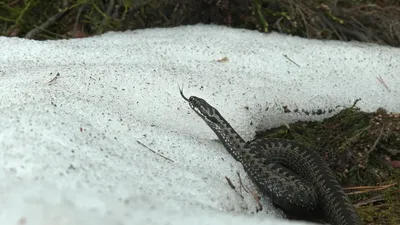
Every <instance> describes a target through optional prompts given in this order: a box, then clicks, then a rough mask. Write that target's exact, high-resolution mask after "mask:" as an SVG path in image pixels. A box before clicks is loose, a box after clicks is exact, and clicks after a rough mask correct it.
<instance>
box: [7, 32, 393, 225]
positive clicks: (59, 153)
mask: <svg viewBox="0 0 400 225" xmlns="http://www.w3.org/2000/svg"><path fill="white" fill-rule="evenodd" d="M0 53H1V54H0V150H1V151H0V165H1V167H0V169H1V170H0V179H1V181H2V182H1V183H0V224H5V225H6V224H7V225H8V224H9V225H13V224H26V225H47V224H48V225H50V224H51V225H61V224H62V225H75V224H82V225H89V224H96V225H102V224H118V225H119V224H157V225H159V224H177V225H180V224H185V225H186V224H189V223H190V224H215V225H218V224H232V225H236V224H247V225H252V224H265V225H268V224H278V225H286V224H288V225H300V224H306V223H301V222H295V221H287V220H283V219H280V218H283V215H282V213H280V212H279V211H278V210H276V209H274V207H273V206H272V205H271V203H270V202H269V200H268V198H266V199H265V200H263V201H262V203H263V208H264V210H263V211H262V212H259V213H256V212H255V211H256V207H257V203H256V201H255V200H254V198H253V196H252V195H251V194H250V193H246V192H245V191H243V190H239V178H238V175H237V172H239V174H240V175H241V179H242V182H243V183H244V185H246V186H247V187H249V188H250V189H251V190H253V191H256V190H257V189H256V187H255V186H254V185H253V184H252V183H251V181H250V180H249V178H248V177H247V176H246V173H245V172H244V170H243V168H242V166H241V165H240V164H239V163H238V162H236V161H235V160H234V159H233V158H232V157H231V156H230V155H229V154H228V153H227V151H226V150H225V149H224V147H223V146H222V145H221V144H220V142H218V141H216V140H217V137H216V136H215V134H214V133H213V132H212V131H211V129H209V128H208V127H207V125H206V124H205V123H204V122H203V121H202V120H201V119H200V118H199V117H198V116H197V115H196V114H195V113H194V112H193V111H192V110H191V109H190V108H189V106H188V104H187V102H185V101H184V100H183V99H182V98H181V96H180V94H179V90H178V85H183V86H184V93H185V95H187V96H191V95H195V96H198V97H201V98H204V99H206V100H207V101H208V102H209V103H210V104H211V105H213V106H214V107H216V108H217V109H218V110H219V111H220V112H221V114H222V115H224V116H225V119H226V120H228V121H229V122H230V123H231V125H232V126H234V127H235V128H236V129H237V131H238V132H239V133H240V134H242V135H243V137H244V138H245V139H246V140H250V139H251V138H252V137H253V136H254V133H255V131H257V130H260V129H264V128H268V127H275V126H278V125H281V124H287V123H290V122H294V121H297V120H320V119H322V118H325V117H327V116H331V115H332V113H331V114H324V115H320V116H306V115H305V114H301V113H289V114H285V113H283V110H282V107H283V106H288V107H289V108H290V109H295V108H299V109H307V110H315V109H319V108H323V109H329V108H335V107H336V106H338V105H341V106H349V105H352V104H353V102H354V100H355V99H357V98H361V99H362V101H361V102H360V103H359V104H358V106H360V107H361V108H362V109H363V110H366V111H372V110H376V109H377V108H378V107H384V108H386V109H387V110H389V111H400V104H398V99H399V97H400V77H399V76H398V75H399V71H400V63H399V62H400V50H399V49H398V48H390V47H385V46H377V45H371V44H362V43H358V42H350V43H343V42H337V41H319V40H307V39H302V38H298V37H291V36H285V35H280V34H276V33H271V34H262V33H258V32H256V31H247V30H241V29H231V28H226V27H221V26H214V25H207V26H206V25H196V26H182V27H177V28H166V29H145V30H136V31H129V32H123V33H121V32H119V33H115V32H109V33H106V34H104V35H101V36H96V37H91V38H86V39H73V40H58V41H33V40H24V39H18V38H6V37H0ZM224 57H227V58H228V61H227V62H218V59H222V58H224ZM58 73H59V76H56V74H58ZM55 77H57V78H56V79H55V80H54V81H51V80H52V79H53V78H55ZM378 78H381V79H382V80H383V81H384V82H385V84H386V85H387V87H388V89H387V88H386V87H385V86H384V85H383V84H382V83H380V82H379V81H378ZM50 81H51V82H50ZM338 110H340V109H338ZM148 148H149V149H151V150H149V149H148ZM153 151H155V152H156V153H158V154H156V153H154V152H153ZM160 155H162V156H160ZM225 177H228V178H229V179H230V180H232V183H233V184H234V185H235V186H236V187H237V190H236V191H235V190H233V189H232V188H231V187H230V186H229V185H228V182H227V181H226V178H225ZM239 193H241V195H242V196H243V198H242V197H241V196H240V194H239Z"/></svg>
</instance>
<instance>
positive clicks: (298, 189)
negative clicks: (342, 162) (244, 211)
mask: <svg viewBox="0 0 400 225" xmlns="http://www.w3.org/2000/svg"><path fill="white" fill-rule="evenodd" d="M180 93H181V96H182V97H183V98H184V99H185V100H186V101H187V102H188V103H189V106H190V107H191V108H192V109H193V110H194V111H195V112H196V113H197V115H199V116H200V117H201V118H202V119H203V120H204V121H205V122H206V124H207V125H208V126H209V127H210V128H211V129H212V130H213V131H214V132H215V134H216V135H217V136H218V138H219V139H220V140H221V142H222V143H223V145H224V147H225V148H226V150H227V151H228V152H229V153H230V154H231V155H232V156H233V158H235V159H236V160H237V161H239V162H240V163H241V164H242V165H243V168H244V170H245V171H246V172H247V173H248V176H249V177H250V178H251V180H252V181H253V182H254V183H255V184H256V185H257V187H258V188H259V190H260V191H261V192H262V194H263V195H265V196H267V197H269V198H270V199H271V201H272V202H273V203H274V204H275V205H276V206H278V207H279V208H281V209H282V210H283V211H284V212H285V213H293V214H302V213H309V212H311V213H313V212H318V213H320V214H321V213H322V218H323V220H324V221H326V222H328V223H330V224H332V225H361V220H360V217H359V216H358V214H357V213H356V211H355V208H354V207H353V205H352V204H351V202H350V201H349V199H348V197H347V195H346V193H345V192H344V191H343V189H342V188H341V186H340V185H339V183H338V181H337V180H336V178H335V176H334V174H333V172H332V171H331V170H330V168H329V167H328V165H327V164H326V162H325V161H324V160H323V159H322V158H321V157H320V156H319V155H318V153H317V152H316V151H314V150H313V149H311V148H308V147H306V146H303V145H300V144H298V143H296V142H294V141H290V140H282V139H272V138H271V139H267V138H263V139H255V140H253V141H250V142H246V141H244V140H243V138H241V137H240V135H239V134H238V133H237V132H236V131H235V130H234V129H233V128H232V126H231V125H230V124H229V123H228V122H227V121H226V120H225V119H224V118H223V117H222V116H221V114H220V113H219V112H218V110H217V109H215V108H214V107H212V106H211V105H210V104H208V103H207V102H206V101H205V100H204V99H201V98H198V97H196V96H191V97H189V99H188V98H186V97H185V96H184V95H183V91H182V89H180Z"/></svg>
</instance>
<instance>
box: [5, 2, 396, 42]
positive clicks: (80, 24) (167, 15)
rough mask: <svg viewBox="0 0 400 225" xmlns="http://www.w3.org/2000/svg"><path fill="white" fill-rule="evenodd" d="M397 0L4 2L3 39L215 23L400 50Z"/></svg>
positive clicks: (40, 37)
mask: <svg viewBox="0 0 400 225" xmlns="http://www.w3.org/2000/svg"><path fill="white" fill-rule="evenodd" d="M398 21H400V2H399V1H396V0H373V1H372V0H352V1H348V0H337V1H333V0H302V1H300V0H297V1H293V0H279V1H278V0H249V1H234V0H198V1H195V0H109V1H104V0H49V1H43V0H6V1H2V2H0V35H3V36H18V37H25V38H30V39H39V40H46V39H60V38H63V39H64V38H77V37H87V36H91V35H97V34H102V33H104V32H106V31H111V30H112V31H124V30H132V29H141V28H150V27H172V26H179V25H186V24H197V23H205V24H209V23H214V24H223V25H226V26H231V27H237V28H246V29H253V30H254V29H257V30H259V31H261V32H270V31H277V32H281V33H286V34H291V35H298V36H301V37H306V38H316V39H335V40H343V41H349V40H358V41H363V42H372V43H377V44H385V45H391V46H400V23H399V22H398Z"/></svg>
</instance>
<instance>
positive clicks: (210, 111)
mask: <svg viewBox="0 0 400 225" xmlns="http://www.w3.org/2000/svg"><path fill="white" fill-rule="evenodd" d="M179 91H180V93H181V96H182V98H183V99H185V101H187V102H188V103H189V106H190V108H192V109H193V110H194V111H195V112H196V113H197V114H198V115H199V116H200V117H201V118H202V119H203V120H204V121H206V122H207V123H209V125H212V124H213V125H217V124H219V123H220V121H219V120H218V119H219V118H222V116H221V115H220V113H219V112H218V110H217V109H215V108H214V107H212V106H211V105H210V104H208V102H206V101H205V100H204V99H202V98H199V97H196V96H190V97H189V98H186V97H185V95H184V94H183V89H181V88H180V89H179Z"/></svg>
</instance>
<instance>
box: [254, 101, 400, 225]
mask: <svg viewBox="0 0 400 225" xmlns="http://www.w3.org/2000/svg"><path fill="white" fill-rule="evenodd" d="M300 111H302V112H300ZM284 112H286V113H296V112H297V113H307V114H308V113H313V112H307V111H304V110H298V109H295V110H293V112H292V110H290V109H288V108H287V107H284ZM314 113H318V114H319V113H323V111H321V110H317V111H315V112H314ZM262 137H270V138H284V139H291V140H296V141H298V142H300V143H302V144H304V145H307V146H310V147H312V148H314V149H318V150H319V153H320V155H321V156H322V157H323V158H324V159H325V161H326V162H327V163H328V165H329V167H330V168H331V169H332V170H333V171H334V172H335V174H336V177H337V178H338V180H339V181H340V183H341V184H342V185H343V186H345V187H347V188H346V190H347V191H348V193H349V195H350V197H351V199H352V200H353V202H354V204H355V205H356V206H357V209H358V212H359V213H360V215H361V216H362V219H363V221H364V223H365V224H380V225H382V224H390V225H395V224H400V214H399V209H400V190H399V185H400V170H399V168H400V161H399V160H400V148H399V146H400V114H393V113H390V114H388V113H387V112H386V111H385V110H384V109H378V110H377V111H376V112H373V113H366V112H362V111H360V110H359V108H357V107H356V106H355V105H353V106H352V107H350V108H345V109H343V110H341V111H340V112H339V113H338V114H336V115H335V116H333V117H330V118H327V119H325V120H323V121H314V122H308V121H306V122H304V121H303V122H296V123H294V124H290V125H288V126H281V127H278V128H274V129H271V130H266V131H262V132H258V133H257V135H256V138H262Z"/></svg>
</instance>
